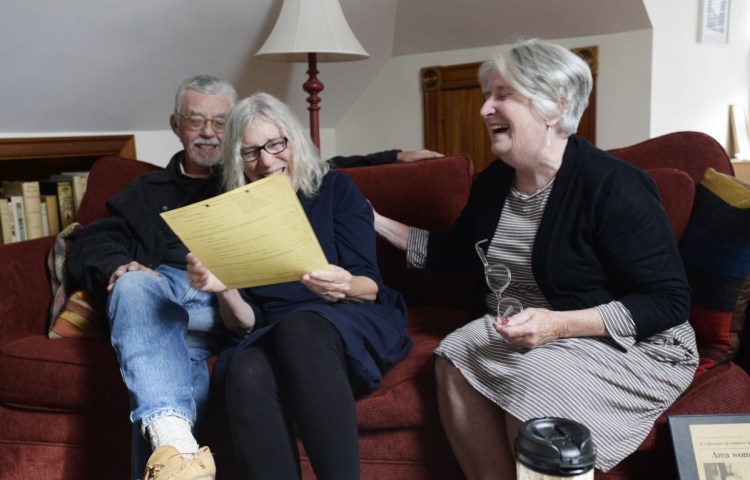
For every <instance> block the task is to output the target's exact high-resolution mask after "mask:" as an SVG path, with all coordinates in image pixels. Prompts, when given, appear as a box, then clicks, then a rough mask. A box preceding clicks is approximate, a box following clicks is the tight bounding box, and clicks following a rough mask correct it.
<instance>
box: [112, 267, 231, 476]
mask: <svg viewBox="0 0 750 480" xmlns="http://www.w3.org/2000/svg"><path fill="white" fill-rule="evenodd" d="M156 272H157V273H158V274H159V275H160V276H161V279H156V278H154V276H152V275H151V274H149V273H147V272H142V271H134V272H128V273H126V274H124V275H123V276H122V277H120V278H119V279H118V280H117V282H116V283H115V288H114V289H113V290H112V293H111V294H110V296H109V299H108V301H107V314H108V317H109V323H110V327H111V330H112V345H113V346H114V348H115V351H116V352H117V358H118V360H119V363H120V373H121V374H122V378H123V380H124V382H125V386H126V387H127V389H128V393H129V395H130V421H131V422H132V423H133V428H134V432H133V433H134V434H133V445H132V447H133V458H132V468H133V472H132V474H133V475H134V478H135V475H140V474H141V473H142V472H143V469H144V468H145V464H146V460H147V459H148V455H150V448H149V446H148V444H146V443H145V442H144V438H145V433H146V426H147V425H148V424H149V423H151V422H153V421H154V420H155V419H157V418H159V417H163V416H167V415H174V416H178V417H181V418H184V419H185V420H187V421H188V422H189V423H190V424H191V425H194V424H195V421H196V419H197V418H198V416H199V415H200V413H201V412H202V411H203V409H204V408H205V406H206V403H207V401H208V387H209V374H208V367H207V365H206V359H207V358H208V357H209V356H210V355H211V354H212V353H216V352H217V351H218V350H219V349H220V348H221V345H222V344H223V342H224V340H225V338H226V337H225V334H224V329H223V326H222V322H221V318H220V316H219V308H218V304H217V301H216V296H215V295H214V294H213V293H208V292H203V291H200V290H196V289H194V288H191V287H190V282H189V281H188V279H187V276H186V272H185V270H181V269H178V268H174V267H170V266H166V265H161V266H159V267H158V268H157V269H156ZM139 434H140V435H139ZM144 456H145V457H144Z"/></svg>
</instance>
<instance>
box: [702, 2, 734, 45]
mask: <svg viewBox="0 0 750 480" xmlns="http://www.w3.org/2000/svg"><path fill="white" fill-rule="evenodd" d="M698 41H699V42H701V43H728V42H729V0H701V14H700V28H699V29H698Z"/></svg>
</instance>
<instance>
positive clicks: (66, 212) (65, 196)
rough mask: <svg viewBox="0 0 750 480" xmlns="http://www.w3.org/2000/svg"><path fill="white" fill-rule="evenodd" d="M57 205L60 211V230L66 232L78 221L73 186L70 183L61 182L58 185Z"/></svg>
mask: <svg viewBox="0 0 750 480" xmlns="http://www.w3.org/2000/svg"><path fill="white" fill-rule="evenodd" d="M57 204H58V207H59V209H60V228H61V229H63V230H64V229H65V228H66V227H67V226H68V225H70V224H71V223H73V222H75V221H76V209H75V202H74V200H73V186H72V185H71V183H70V182H59V183H58V184H57Z"/></svg>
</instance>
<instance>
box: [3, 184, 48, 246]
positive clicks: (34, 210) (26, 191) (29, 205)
mask: <svg viewBox="0 0 750 480" xmlns="http://www.w3.org/2000/svg"><path fill="white" fill-rule="evenodd" d="M3 190H4V191H5V193H6V194H7V195H9V196H20V197H21V198H22V199H23V210H24V230H25V232H26V239H28V240H31V239H34V238H40V237H42V236H44V230H43V229H42V208H41V196H40V193H39V182H37V181H31V182H22V181H5V182H3Z"/></svg>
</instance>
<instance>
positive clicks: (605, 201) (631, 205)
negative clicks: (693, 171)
mask: <svg viewBox="0 0 750 480" xmlns="http://www.w3.org/2000/svg"><path fill="white" fill-rule="evenodd" d="M513 176H514V169H513V168H512V167H510V166H508V165H507V164H505V163H503V162H502V160H496V161H495V162H493V163H492V164H491V165H490V166H488V167H487V168H485V169H484V170H483V171H482V172H481V173H480V174H479V176H478V177H477V179H476V181H475V182H474V184H473V186H472V190H471V193H470V195H469V200H468V202H467V205H466V207H465V208H464V210H463V212H462V213H461V215H460V216H459V218H458V219H457V221H456V223H455V224H454V225H453V227H452V229H451V231H450V232H449V233H447V234H436V233H431V234H430V236H429V241H428V246H427V258H426V267H427V268H435V269H441V270H463V269H467V268H471V269H473V270H475V271H476V274H477V276H478V278H480V279H481V284H482V285H484V280H483V278H484V276H483V268H482V264H481V263H480V261H479V258H478V256H477V254H476V252H475V250H474V243H476V242H477V241H479V240H482V239H485V238H487V239H491V238H492V237H493V236H494V234H495V230H496V228H497V224H498V222H499V220H500V214H501V212H502V209H503V205H504V203H505V198H506V195H507V193H508V191H509V189H510V186H511V182H512V180H513ZM499 234H502V232H499ZM484 248H485V249H486V248H487V244H485V246H484ZM532 271H533V273H534V279H535V280H536V282H537V284H538V285H539V287H540V289H541V290H542V293H543V294H544V296H545V297H546V298H547V300H548V301H549V303H550V304H551V305H552V306H553V308H554V309H555V310H577V309H584V308H590V307H594V306H597V305H600V304H605V303H608V302H611V301H613V300H618V301H620V302H622V304H623V305H624V306H625V307H626V308H627V309H628V310H629V311H630V313H631V315H632V317H633V320H634V322H635V326H636V330H637V339H639V340H640V339H643V338H646V337H648V336H650V335H652V334H654V333H657V332H660V331H663V330H666V329H668V328H671V327H673V326H675V325H679V324H680V323H682V322H685V321H686V320H687V318H688V314H689V309H690V289H689V286H688V283H687V279H686V276H685V271H684V267H683V264H682V260H681V258H680V255H679V251H678V249H677V245H676V242H675V240H674V237H673V235H672V231H671V228H670V225H669V220H668V218H667V215H666V213H665V211H664V209H663V207H662V205H661V202H660V200H659V194H658V191H657V189H656V186H655V184H654V182H653V181H652V180H651V178H650V177H649V176H648V175H647V174H646V173H645V172H644V171H642V170H640V169H638V168H636V167H634V166H632V165H630V164H628V163H626V162H623V161H621V160H618V159H616V158H614V157H613V156H611V155H609V154H608V153H606V152H604V151H602V150H599V149H598V148H596V147H594V146H593V145H592V144H591V143H589V142H588V141H586V140H585V139H582V138H579V137H577V136H575V135H573V136H571V137H570V138H569V141H568V145H567V148H566V150H565V154H564V156H563V162H562V165H561V167H560V170H559V171H558V173H557V176H556V178H555V183H554V185H553V186H552V192H551V193H550V197H549V200H548V203H547V207H546V209H545V211H544V215H543V216H542V220H541V223H540V225H539V230H538V231H537V235H536V238H535V241H534V246H533V250H532ZM487 291H488V290H486V289H485V292H484V293H486V292H487ZM480 293H481V292H480Z"/></svg>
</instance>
